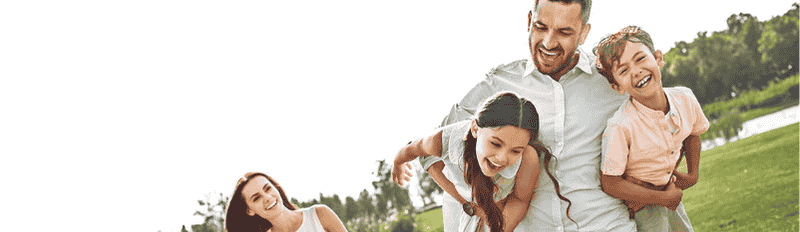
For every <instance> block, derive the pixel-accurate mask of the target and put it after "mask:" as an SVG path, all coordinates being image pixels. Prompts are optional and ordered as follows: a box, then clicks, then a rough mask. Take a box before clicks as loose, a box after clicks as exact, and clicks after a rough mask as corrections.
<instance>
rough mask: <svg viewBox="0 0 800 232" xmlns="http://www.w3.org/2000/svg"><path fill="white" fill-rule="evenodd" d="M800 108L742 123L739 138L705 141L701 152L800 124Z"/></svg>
mask: <svg viewBox="0 0 800 232" xmlns="http://www.w3.org/2000/svg"><path fill="white" fill-rule="evenodd" d="M798 107H799V106H792V107H790V108H787V109H783V110H781V111H778V112H775V113H771V114H767V115H764V116H761V117H758V118H754V119H750V120H749V121H746V122H744V123H742V129H741V130H739V133H738V135H737V136H734V137H733V138H731V139H729V140H728V141H725V138H716V139H713V140H705V141H703V143H702V145H701V146H700V150H701V151H705V150H708V149H711V148H714V147H718V146H722V145H725V143H726V142H733V141H736V140H739V139H743V138H747V137H750V136H752V135H757V134H760V133H764V132H767V131H770V130H773V129H777V128H781V127H784V126H788V125H791V124H793V123H797V122H800V115H799V113H800V108H798Z"/></svg>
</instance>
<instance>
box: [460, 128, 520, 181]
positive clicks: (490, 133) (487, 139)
mask: <svg viewBox="0 0 800 232" xmlns="http://www.w3.org/2000/svg"><path fill="white" fill-rule="evenodd" d="M471 133H473V134H472V136H473V137H475V138H476V144H475V153H476V155H477V158H478V160H479V162H478V165H479V166H480V168H481V172H483V174H484V175H486V176H489V177H494V176H495V175H497V174H498V173H500V171H503V169H505V168H507V167H509V166H511V165H513V164H515V163H517V161H518V160H519V159H520V157H522V153H523V151H525V148H526V147H527V146H528V141H530V137H531V135H530V133H529V132H528V131H527V130H525V129H522V128H519V127H517V126H501V127H487V128H480V127H478V126H477V124H475V122H474V121H473V123H472V128H471Z"/></svg>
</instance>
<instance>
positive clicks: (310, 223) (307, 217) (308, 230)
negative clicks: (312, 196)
mask: <svg viewBox="0 0 800 232" xmlns="http://www.w3.org/2000/svg"><path fill="white" fill-rule="evenodd" d="M317 206H319V205H313V206H311V207H308V208H303V209H301V210H302V211H303V224H302V225H300V229H297V232H325V229H323V228H322V223H321V222H320V221H319V217H317V209H316V208H317Z"/></svg>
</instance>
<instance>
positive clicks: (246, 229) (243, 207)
mask: <svg viewBox="0 0 800 232" xmlns="http://www.w3.org/2000/svg"><path fill="white" fill-rule="evenodd" d="M258 176H263V177H266V178H267V180H268V181H269V182H270V183H272V186H274V187H275V189H276V190H278V194H280V196H281V200H282V201H283V206H285V207H286V208H287V209H289V210H296V209H297V206H295V205H294V204H292V203H291V202H290V201H289V198H288V197H286V193H284V191H283V188H282V187H281V185H280V184H278V182H275V180H273V179H272V177H269V176H268V175H267V174H264V173H260V172H248V173H246V174H244V177H242V178H240V179H239V182H237V183H236V189H235V190H234V191H233V196H231V200H230V201H229V202H228V210H227V212H225V230H226V231H228V232H263V231H267V230H269V229H270V228H272V223H271V222H270V221H268V220H267V219H264V218H262V217H261V216H258V215H253V216H250V215H247V202H245V200H244V197H243V196H242V189H244V186H245V185H246V184H247V183H248V182H250V180H252V179H253V178H255V177H258Z"/></svg>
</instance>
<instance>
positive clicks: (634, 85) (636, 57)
mask: <svg viewBox="0 0 800 232" xmlns="http://www.w3.org/2000/svg"><path fill="white" fill-rule="evenodd" d="M613 66H614V68H613V70H612V72H613V75H614V81H616V84H611V88H613V89H614V90H616V91H617V92H619V93H620V94H625V92H628V94H630V95H631V97H633V98H634V99H636V100H637V101H639V102H644V101H646V100H648V99H651V98H653V97H657V94H660V93H662V92H663V90H662V86H661V70H660V68H661V67H663V66H664V60H663V56H662V54H661V51H658V50H656V52H655V54H654V53H651V52H650V49H648V48H647V46H646V45H644V44H643V43H635V42H630V41H627V42H626V45H625V50H624V51H623V52H622V55H621V56H620V58H619V61H615V62H614V64H613Z"/></svg>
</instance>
